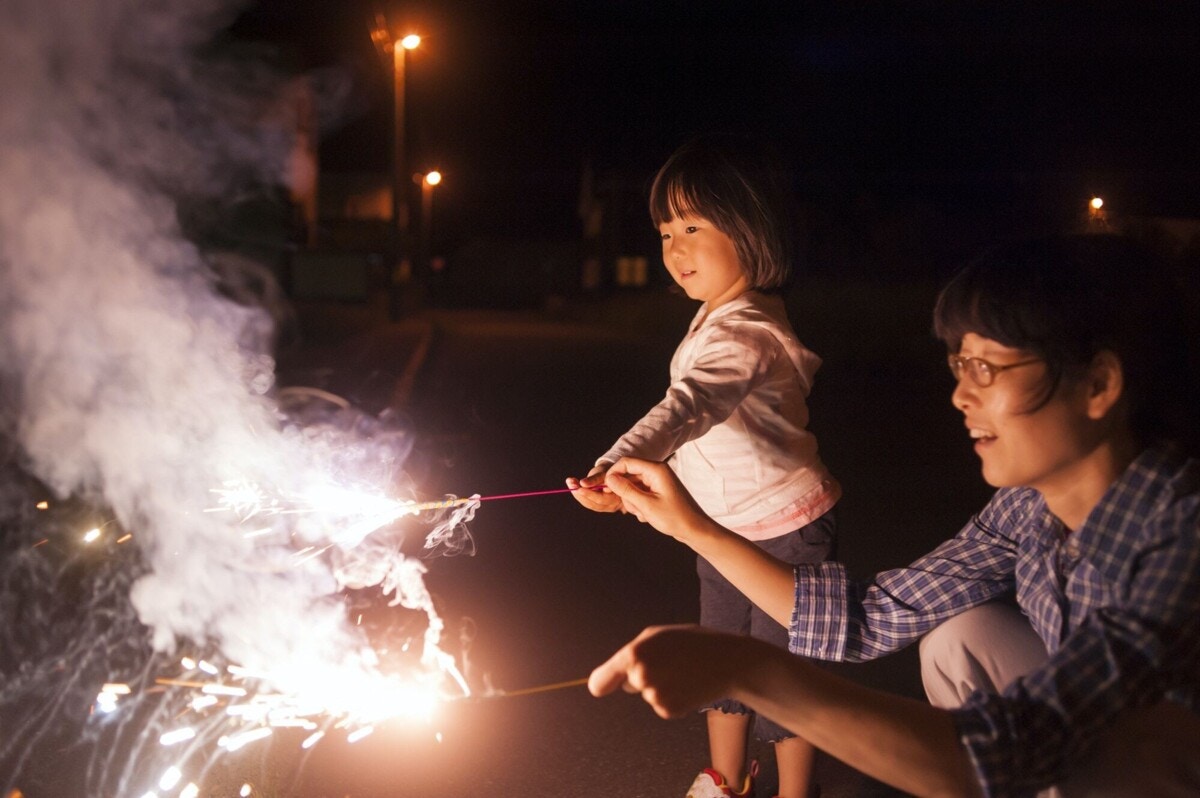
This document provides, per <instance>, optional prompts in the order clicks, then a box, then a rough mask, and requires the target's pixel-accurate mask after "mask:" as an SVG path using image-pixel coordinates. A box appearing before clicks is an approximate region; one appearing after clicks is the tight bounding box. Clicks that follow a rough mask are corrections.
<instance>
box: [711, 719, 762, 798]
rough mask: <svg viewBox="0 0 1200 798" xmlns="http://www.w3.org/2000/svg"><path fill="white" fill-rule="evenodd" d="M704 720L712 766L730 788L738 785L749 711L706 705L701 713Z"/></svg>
mask: <svg viewBox="0 0 1200 798" xmlns="http://www.w3.org/2000/svg"><path fill="white" fill-rule="evenodd" d="M704 716H705V720H706V721H707V722H708V753H709V758H710V759H711V760H712V769H713V770H715V771H717V772H718V773H720V774H721V775H722V776H724V777H725V783H726V784H728V785H730V786H731V787H733V789H734V790H740V789H742V783H743V782H744V781H745V779H746V732H747V731H748V730H749V728H750V721H751V719H752V717H753V716H752V715H735V714H732V713H729V712H722V711H721V710H719V709H710V710H709V711H708V712H705V713H704Z"/></svg>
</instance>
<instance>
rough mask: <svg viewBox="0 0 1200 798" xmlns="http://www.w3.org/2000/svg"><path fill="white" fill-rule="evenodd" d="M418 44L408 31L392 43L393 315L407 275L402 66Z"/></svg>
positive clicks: (406, 170)
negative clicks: (398, 293)
mask: <svg viewBox="0 0 1200 798" xmlns="http://www.w3.org/2000/svg"><path fill="white" fill-rule="evenodd" d="M420 44H421V37H420V36H418V35H416V34H415V33H410V34H408V35H407V36H404V37H402V38H400V39H397V40H395V41H394V42H393V43H392V91H393V98H392V104H393V107H394V113H395V117H394V120H393V139H394V144H395V150H394V151H393V153H392V258H393V259H392V270H391V282H392V289H391V290H392V294H393V297H392V308H393V315H396V314H397V313H398V310H399V309H398V308H397V297H396V296H395V294H396V293H397V292H398V286H399V284H401V283H404V282H406V281H407V280H408V279H409V277H410V276H411V265H410V264H409V262H408V260H407V258H406V255H407V254H408V253H407V244H408V240H407V239H408V181H407V180H405V179H404V175H406V174H408V158H407V153H406V151H405V143H404V133H405V120H404V68H405V60H406V56H407V54H408V51H409V50H412V49H414V48H416V47H417V46H418V45H420Z"/></svg>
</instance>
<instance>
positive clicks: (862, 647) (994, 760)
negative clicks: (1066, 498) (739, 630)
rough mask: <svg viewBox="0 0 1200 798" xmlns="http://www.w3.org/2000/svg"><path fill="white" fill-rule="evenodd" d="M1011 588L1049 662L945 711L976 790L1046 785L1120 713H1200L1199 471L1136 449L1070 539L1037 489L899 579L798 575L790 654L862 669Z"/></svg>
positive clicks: (1018, 491)
mask: <svg viewBox="0 0 1200 798" xmlns="http://www.w3.org/2000/svg"><path fill="white" fill-rule="evenodd" d="M1014 592H1015V594H1016V599H1017V603H1018V604H1019V605H1020V607H1021V609H1022V611H1023V612H1024V613H1025V615H1026V616H1027V617H1028V618H1029V621H1030V623H1031V624H1032V625H1033V628H1034V630H1035V631H1036V632H1037V633H1038V635H1040V636H1041V638H1042V640H1043V641H1044V642H1045V643H1046V649H1047V651H1049V652H1050V657H1049V659H1048V660H1047V661H1046V662H1045V663H1044V664H1043V665H1042V666H1041V667H1039V668H1038V669H1037V670H1035V671H1033V672H1032V673H1029V674H1028V675H1026V676H1025V677H1023V678H1021V679H1018V680H1017V681H1016V682H1015V683H1014V684H1012V685H1010V686H1009V687H1008V689H1006V690H1005V691H1004V692H1003V693H1002V694H1000V695H987V694H984V693H982V692H977V693H975V694H974V695H972V696H971V697H970V698H969V699H968V700H967V702H966V703H965V704H964V705H963V707H962V708H961V709H958V710H955V711H954V719H955V723H956V725H957V727H958V731H959V736H960V738H961V739H962V742H963V744H964V745H965V746H966V748H967V751H968V753H969V755H970V757H971V761H972V763H973V764H974V767H975V771H976V774H977V776H978V778H979V783H980V785H981V786H982V787H983V790H984V792H985V794H987V795H997V796H999V795H1004V796H1007V795H1024V794H1031V793H1033V792H1036V791H1037V790H1038V789H1041V788H1044V787H1047V786H1049V785H1051V784H1054V783H1057V782H1058V781H1060V780H1061V779H1062V778H1063V776H1064V775H1065V774H1066V772H1067V770H1068V767H1069V766H1070V765H1071V763H1072V762H1074V761H1077V760H1078V757H1079V755H1080V754H1082V753H1083V752H1085V751H1086V750H1087V749H1088V747H1089V746H1090V745H1091V744H1092V743H1093V742H1094V741H1095V739H1096V737H1097V735H1098V734H1099V733H1100V731H1102V730H1103V729H1104V728H1105V726H1106V725H1107V724H1109V723H1110V722H1111V721H1112V719H1113V717H1114V716H1115V715H1117V713H1119V712H1121V711H1122V710H1125V709H1129V708H1131V707H1138V706H1145V705H1149V704H1153V703H1156V702H1158V701H1160V700H1162V699H1164V698H1165V699H1168V700H1172V701H1175V702H1178V703H1180V704H1182V705H1183V706H1186V707H1189V708H1190V709H1191V710H1192V711H1194V712H1200V462H1198V461H1196V460H1186V461H1185V460H1184V459H1183V458H1182V457H1180V456H1179V455H1178V454H1177V453H1175V452H1173V451H1172V450H1170V449H1147V450H1146V451H1144V452H1143V453H1142V454H1141V455H1140V456H1139V457H1138V458H1137V459H1136V460H1135V461H1134V462H1133V463H1132V464H1131V465H1130V466H1129V467H1128V468H1127V469H1126V470H1125V473H1124V474H1122V475H1121V477H1120V478H1119V479H1118V480H1117V481H1116V482H1114V483H1113V484H1112V485H1111V486H1109V489H1108V491H1107V492H1106V493H1105V495H1104V496H1103V498H1102V499H1101V500H1100V502H1099V503H1098V504H1097V505H1096V506H1095V507H1094V508H1092V511H1091V513H1090V514H1089V515H1088V517H1087V519H1086V521H1085V522H1084V524H1083V526H1082V527H1081V528H1080V529H1079V530H1077V531H1076V532H1074V533H1072V534H1069V535H1068V534H1066V530H1065V528H1064V527H1063V525H1062V523H1061V522H1060V521H1059V520H1058V519H1057V518H1056V517H1055V516H1054V515H1053V514H1051V512H1050V511H1049V509H1048V508H1047V507H1046V502H1045V500H1044V499H1043V498H1042V495H1041V494H1040V493H1038V492H1037V491H1035V490H1031V489H1028V488H1005V489H1002V490H999V491H997V492H996V494H995V495H994V496H993V497H992V499H991V501H989V502H988V504H987V506H985V507H984V508H983V510H982V511H981V512H980V513H979V514H977V515H976V516H975V517H974V518H972V519H971V521H970V523H968V524H967V525H966V526H965V527H964V528H963V529H962V531H960V532H959V533H958V535H957V536H955V537H954V538H953V539H951V540H949V541H947V542H945V543H943V544H942V545H941V546H939V547H938V548H937V549H935V550H934V551H933V552H932V553H931V554H928V555H926V556H925V557H922V558H921V559H919V560H917V561H916V562H915V563H913V564H912V565H910V566H909V567H907V568H899V569H896V570H893V571H885V572H883V573H880V574H877V575H876V576H875V578H874V579H873V580H870V581H866V582H853V581H850V580H849V579H848V578H847V576H846V573H845V571H844V569H843V568H842V567H841V566H840V565H839V564H838V563H821V564H818V565H800V566H797V568H796V609H795V612H794V613H793V615H792V625H791V629H790V647H791V650H792V652H793V653H796V654H800V655H802V656H806V657H812V658H817V659H825V660H834V661H847V662H854V661H862V660H866V659H872V658H874V657H878V656H880V655H882V654H886V653H888V652H891V651H895V650H897V649H899V648H902V647H904V646H906V645H908V644H909V643H911V642H913V641H914V640H916V639H917V638H918V637H920V636H921V635H922V634H924V633H925V632H927V631H929V630H930V629H932V628H933V627H935V626H937V625H938V624H939V623H941V622H942V621H944V620H946V619H947V618H949V617H951V616H953V615H956V614H958V613H960V612H962V611H963V610H966V609H968V608H970V607H973V606H976V605H978V604H982V603H983V602H986V601H990V600H992V599H997V598H1001V597H1004V596H1006V595H1012V594H1013V593H1014Z"/></svg>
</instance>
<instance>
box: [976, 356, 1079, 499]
mask: <svg viewBox="0 0 1200 798" xmlns="http://www.w3.org/2000/svg"><path fill="white" fill-rule="evenodd" d="M958 354H959V355H960V356H961V357H964V358H978V359H982V360H986V361H988V362H989V363H991V364H992V365H993V366H999V367H1004V366H1009V365H1013V364H1016V363H1021V364H1022V365H1019V366H1016V367H1015V368H1011V369H1005V370H1002V371H999V372H997V373H996V374H995V375H994V380H993V382H992V384H991V385H989V386H987V387H980V386H979V385H977V384H976V382H975V381H974V380H973V379H972V378H971V376H970V375H969V373H968V372H969V369H964V370H963V373H962V375H961V377H960V379H959V380H958V385H957V386H956V387H955V389H954V393H953V394H952V401H953V403H954V406H955V407H956V408H958V409H959V410H960V411H962V414H963V416H964V421H965V424H966V427H967V431H968V433H969V434H970V436H971V438H972V439H973V440H974V441H975V453H976V454H978V455H979V459H980V463H981V466H982V468H983V478H984V479H985V480H986V481H987V483H988V484H989V485H992V486H994V487H997V488H1002V487H1017V486H1025V487H1031V488H1036V489H1038V490H1041V491H1042V492H1043V493H1045V492H1048V491H1055V492H1060V491H1062V490H1064V489H1069V487H1070V485H1071V484H1072V480H1073V479H1075V478H1076V477H1077V476H1078V470H1079V468H1080V466H1081V464H1082V462H1083V460H1084V459H1085V458H1086V456H1087V455H1088V453H1089V452H1090V451H1091V450H1092V449H1093V448H1094V446H1095V443H1096V440H1095V438H1096V436H1095V431H1094V424H1093V422H1092V421H1091V420H1090V419H1089V417H1088V412H1087V403H1086V388H1085V386H1083V385H1081V384H1079V382H1078V381H1069V380H1065V379H1064V380H1063V382H1062V384H1061V385H1060V386H1059V388H1058V390H1057V391H1056V393H1055V394H1054V396H1052V397H1051V398H1050V401H1048V402H1046V403H1045V404H1044V405H1043V406H1042V407H1040V408H1038V409H1037V410H1034V411H1033V412H1030V408H1032V407H1035V406H1036V405H1037V404H1038V402H1039V400H1040V399H1041V397H1042V392H1041V391H1042V383H1043V381H1044V380H1045V378H1046V364H1045V363H1044V362H1043V361H1041V360H1039V359H1037V357H1036V356H1035V355H1033V354H1032V353H1031V352H1029V351H1026V350H1021V349H1014V348H1012V347H1009V346H1005V345H1003V344H1001V343H998V342H996V341H994V340H992V339H990V338H984V337H983V336H981V335H977V334H975V333H967V334H966V335H964V336H963V340H962V344H961V346H960V347H959V351H958ZM1028 361H1032V362H1028Z"/></svg>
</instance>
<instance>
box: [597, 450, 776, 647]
mask: <svg viewBox="0 0 1200 798" xmlns="http://www.w3.org/2000/svg"><path fill="white" fill-rule="evenodd" d="M606 484H607V485H608V487H609V488H610V489H611V490H612V492H613V493H614V494H616V495H617V496H619V497H620V499H621V502H622V504H623V505H624V507H625V510H626V512H630V513H633V514H634V515H636V516H637V517H638V520H640V521H643V522H645V523H648V524H650V525H651V526H652V527H654V528H655V529H657V530H658V531H659V532H662V533H664V534H667V535H670V536H671V537H673V538H675V539H676V540H678V541H680V542H681V543H683V544H685V545H687V546H688V547H690V548H691V549H692V550H693V551H695V552H696V553H697V554H699V555H700V556H701V557H703V558H704V559H706V560H708V561H709V562H710V563H712V564H713V567H715V568H716V569H717V570H718V571H720V572H721V575H722V576H724V577H725V578H726V579H728V580H729V581H730V582H731V583H732V584H733V585H734V587H736V588H737V589H738V590H740V591H741V592H742V593H743V594H744V595H745V596H746V597H747V598H748V599H750V600H751V601H752V602H754V603H755V604H756V605H758V607H759V608H760V609H762V611H763V612H765V613H767V614H768V615H770V616H771V617H772V618H774V619H775V620H776V621H778V622H779V623H781V624H782V625H783V626H785V627H787V626H790V625H791V623H792V611H793V610H794V609H795V601H796V599H795V575H794V574H793V571H792V566H791V565H789V564H788V563H785V562H783V561H781V560H777V559H775V558H774V557H772V556H771V555H769V554H767V553H766V552H764V551H763V550H762V549H760V548H759V547H758V546H756V545H754V544H753V543H751V542H750V541H748V540H746V539H745V538H743V537H741V536H740V535H737V534H734V533H733V532H730V531H729V530H728V529H726V528H725V527H723V526H721V525H720V524H718V523H717V522H716V521H713V520H712V519H711V518H709V517H708V516H707V515H705V514H704V511H703V510H701V509H700V507H699V506H697V504H696V502H695V501H694V500H693V499H692V497H691V496H690V495H689V494H688V492H687V490H685V489H684V487H683V485H681V484H680V483H679V480H678V478H676V476H675V473H674V472H673V471H671V469H670V467H669V466H667V465H664V464H663V463H655V462H651V461H649V460H638V459H635V458H632V457H625V458H622V459H621V460H619V461H618V462H617V463H616V464H615V465H613V467H612V468H610V469H609V470H608V475H607V477H606Z"/></svg>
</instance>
